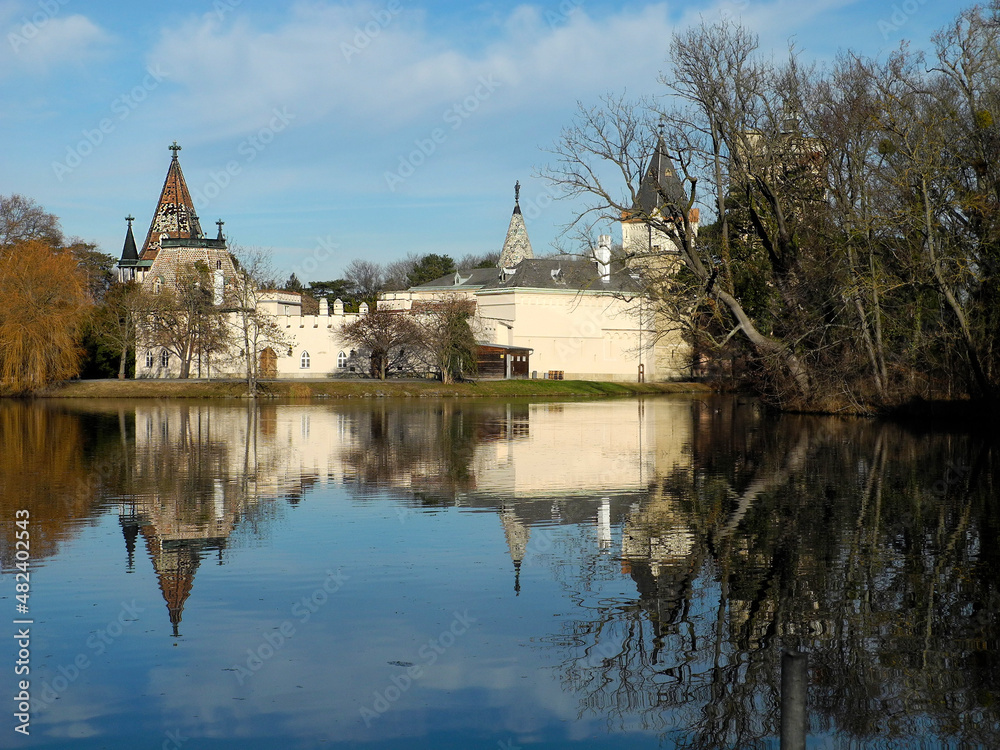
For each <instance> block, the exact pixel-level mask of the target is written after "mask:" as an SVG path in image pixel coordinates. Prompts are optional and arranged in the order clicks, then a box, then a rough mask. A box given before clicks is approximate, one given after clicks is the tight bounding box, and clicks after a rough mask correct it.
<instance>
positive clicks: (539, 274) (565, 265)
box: [482, 255, 639, 293]
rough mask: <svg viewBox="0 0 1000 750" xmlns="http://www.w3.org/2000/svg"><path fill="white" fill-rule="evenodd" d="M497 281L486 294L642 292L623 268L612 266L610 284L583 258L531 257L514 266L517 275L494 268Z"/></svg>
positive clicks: (487, 289)
mask: <svg viewBox="0 0 1000 750" xmlns="http://www.w3.org/2000/svg"><path fill="white" fill-rule="evenodd" d="M492 270H493V274H494V276H493V280H492V281H491V282H490V283H488V284H484V285H483V288H482V291H483V292H490V291H499V290H502V289H551V290H558V291H577V292H579V291H592V292H608V293H616V292H624V293H637V292H639V284H638V282H637V281H635V280H634V279H633V278H632V277H631V276H629V274H628V273H626V272H625V271H624V270H623V269H622V268H621V267H620V266H619V267H614V266H612V269H611V274H610V281H608V283H604V282H603V281H601V277H600V276H599V275H598V273H597V264H596V263H594V261H592V260H585V259H581V258H580V257H579V256H574V255H563V256H557V257H555V258H528V259H525V260H522V261H521V262H520V263H518V264H517V266H515V267H514V269H513V270H514V272H513V273H504V271H503V269H492Z"/></svg>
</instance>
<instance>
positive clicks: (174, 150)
mask: <svg viewBox="0 0 1000 750" xmlns="http://www.w3.org/2000/svg"><path fill="white" fill-rule="evenodd" d="M167 148H168V149H170V150H171V151H173V152H174V157H173V158H175V159H176V158H177V152H178V151H180V150H181V147H180V146H178V145H177V141H174V142H173V143H172V144H170V145H169V146H167Z"/></svg>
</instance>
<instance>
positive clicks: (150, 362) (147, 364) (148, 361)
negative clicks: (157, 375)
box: [146, 351, 153, 367]
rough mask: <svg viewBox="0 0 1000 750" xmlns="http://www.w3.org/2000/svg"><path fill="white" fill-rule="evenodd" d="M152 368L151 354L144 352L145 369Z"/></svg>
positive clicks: (150, 352)
mask: <svg viewBox="0 0 1000 750" xmlns="http://www.w3.org/2000/svg"><path fill="white" fill-rule="evenodd" d="M152 366H153V352H152V351H148V352H146V367H152Z"/></svg>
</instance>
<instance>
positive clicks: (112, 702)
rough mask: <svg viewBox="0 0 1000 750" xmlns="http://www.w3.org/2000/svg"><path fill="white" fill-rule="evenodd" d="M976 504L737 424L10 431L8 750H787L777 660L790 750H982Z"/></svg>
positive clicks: (426, 415) (995, 522)
mask: <svg viewBox="0 0 1000 750" xmlns="http://www.w3.org/2000/svg"><path fill="white" fill-rule="evenodd" d="M998 476H1000V465H998V454H997V445H996V443H995V442H992V443H991V442H990V441H988V440H984V439H983V438H982V437H975V436H971V435H967V434H964V433H962V432H958V431H953V432H944V431H934V430H930V429H927V430H918V429H915V428H912V427H908V428H904V427H900V426H897V425H892V424H884V423H880V422H874V421H862V420H842V419H835V418H818V417H802V416H788V415H785V416H775V415H771V414H767V413H765V412H764V411H763V410H762V409H761V408H759V407H758V406H757V405H755V404H753V403H752V402H740V401H737V400H736V399H732V398H728V397H726V398H723V397H720V398H708V399H706V398H686V397H685V398H667V397H664V398H656V399H645V400H640V401H636V400H621V401H600V402H596V403H523V402H522V403H504V402H468V401H460V400H447V401H437V400H424V399H419V400H410V401H406V402H393V401H386V400H380V401H376V402H372V401H365V402H338V403H335V404H333V403H332V404H329V405H314V404H310V405H297V404H285V405H282V404H265V405H263V406H259V407H255V406H248V405H246V404H235V405H233V404H230V403H226V404H212V403H201V402H188V403H183V402H179V401H158V402H153V401H149V402H143V401H139V402H134V401H129V402H124V401H122V402H92V403H85V404H65V403H58V404H57V403H44V402H42V403H36V404H23V403H0V505H2V507H0V529H2V535H0V562H2V570H3V573H2V576H0V622H4V623H7V624H6V626H5V628H4V631H3V632H7V633H9V635H8V636H7V637H5V638H4V639H3V640H4V642H5V643H6V645H4V646H3V648H2V649H0V673H2V674H3V679H2V680H0V685H3V686H4V688H5V689H4V697H5V698H6V699H7V706H6V710H5V711H3V712H2V716H3V719H2V720H0V747H30V748H41V747H45V748H62V747H72V748H116V749H117V748H129V749H131V748H150V750H154V749H156V748H184V750H196V749H198V748H250V749H253V748H325V747H329V748H349V747H350V748H353V747H358V748H390V747H391V748H413V749H415V750H422V749H424V748H427V749H430V748H462V749H463V750H464V749H468V748H472V749H476V748H478V749H481V750H498V749H499V750H515V749H516V748H538V749H540V750H548V749H549V748H568V747H575V748H630V749H632V750H641V749H643V748H658V747H663V748H675V747H676V748H777V747H778V727H779V704H780V684H781V680H780V662H781V654H782V651H783V650H787V649H799V650H801V651H803V652H806V653H807V654H808V658H809V687H808V715H809V742H808V746H809V747H810V748H896V747H907V748H908V747H913V748H918V747H919V748H925V747H926V748H935V747H956V748H957V747H992V748H996V747H1000V703H998V698H1000V695H998V687H1000V659H998V633H1000V623H998V613H1000V585H998V572H1000V570H998V561H1000V539H998V536H1000V514H998V512H997V511H998V505H1000V497H998V487H997V480H998ZM18 510H27V511H28V512H29V514H30V516H29V518H30V524H28V526H27V527H28V530H29V532H30V555H31V560H30V573H31V577H30V593H29V596H30V598H29V599H28V600H27V601H28V605H29V606H28V609H29V611H28V613H26V614H20V615H19V614H18V613H17V611H16V607H17V604H19V603H20V602H18V600H17V598H16V592H17V589H16V580H15V578H16V573H17V572H18V570H17V567H16V565H17V562H18V555H17V547H16V534H17V532H18V531H21V530H23V526H22V528H21V529H19V528H18V526H17V524H16V520H17V519H18V515H17V511H18ZM22 516H23V514H22ZM22 557H23V555H22ZM22 591H23V589H22ZM19 618H30V619H31V621H32V622H31V624H30V626H28V627H29V629H30V648H29V650H30V674H29V675H27V676H21V677H17V676H15V668H16V663H17V661H18V653H19V647H18V643H17V639H16V638H14V637H11V636H13V635H15V634H16V633H17V630H18V628H20V627H22V626H20V625H14V624H13V622H14V620H16V619H19ZM18 679H29V680H30V690H29V691H30V695H31V717H30V736H27V737H25V736H23V735H21V734H19V733H17V732H15V727H16V726H17V725H18V724H19V721H18V720H17V719H15V717H14V713H15V712H16V711H17V702H16V701H15V700H11V698H13V697H14V696H15V695H16V694H17V690H18V688H17V685H16V680H18Z"/></svg>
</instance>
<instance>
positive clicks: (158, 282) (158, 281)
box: [153, 276, 163, 294]
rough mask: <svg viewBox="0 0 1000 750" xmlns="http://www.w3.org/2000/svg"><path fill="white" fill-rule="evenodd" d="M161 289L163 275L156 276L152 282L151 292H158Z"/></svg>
mask: <svg viewBox="0 0 1000 750" xmlns="http://www.w3.org/2000/svg"><path fill="white" fill-rule="evenodd" d="M162 291H163V277H162V276H157V277H156V281H154V282H153V294H159V293H160V292H162Z"/></svg>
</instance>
